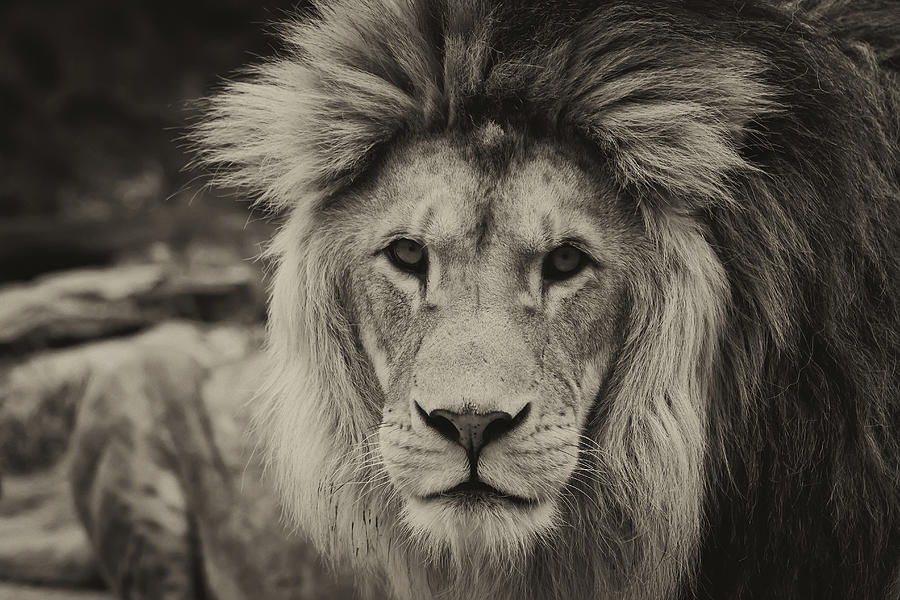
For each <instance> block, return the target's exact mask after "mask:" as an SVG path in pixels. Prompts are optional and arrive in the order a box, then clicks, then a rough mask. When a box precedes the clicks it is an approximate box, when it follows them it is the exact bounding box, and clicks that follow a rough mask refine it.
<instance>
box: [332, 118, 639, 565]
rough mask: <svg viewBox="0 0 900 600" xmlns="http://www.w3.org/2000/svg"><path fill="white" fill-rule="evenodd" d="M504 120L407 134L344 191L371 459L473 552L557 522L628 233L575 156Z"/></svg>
mask: <svg viewBox="0 0 900 600" xmlns="http://www.w3.org/2000/svg"><path fill="white" fill-rule="evenodd" d="M513 137H514V136H512V135H508V136H507V135H506V134H504V133H503V132H502V131H501V130H500V128H499V127H498V126H497V125H493V124H491V125H488V126H486V127H485V128H484V129H483V130H482V131H481V132H479V133H478V134H477V135H476V139H475V140H470V141H468V142H459V143H455V142H450V141H447V140H438V141H435V140H431V141H427V142H420V143H417V144H414V145H412V146H410V147H408V148H406V149H405V150H403V151H401V152H399V153H397V154H396V155H395V156H394V157H392V158H390V159H389V162H390V163H391V164H390V165H389V166H387V167H386V168H385V169H383V171H384V172H389V173H390V177H376V178H375V181H374V183H373V184H372V185H370V186H368V187H367V188H366V189H364V190H362V191H360V192H358V193H357V194H355V196H354V199H353V201H352V202H350V203H348V205H347V206H348V208H347V209H348V210H349V209H350V207H352V209H353V210H358V211H359V212H360V213H361V214H363V215H365V217H364V218H363V219H360V220H358V221H357V223H358V225H359V227H358V229H356V230H355V231H353V232H351V233H350V234H349V235H352V236H353V237H354V238H355V240H354V242H353V246H354V247H356V248H361V249H364V251H363V252H362V253H361V255H360V256H358V257H356V260H354V261H353V264H354V267H353V272H352V276H351V279H352V284H351V285H352V286H353V287H354V291H353V293H351V294H350V296H351V297H353V298H355V299H357V301H356V302H355V305H354V306H353V312H354V319H353V320H354V321H356V322H357V323H358V324H359V325H358V327H359V338H360V341H361V344H362V347H363V349H364V352H365V355H366V356H367V358H368V359H369V362H370V364H371V366H372V372H373V373H374V375H375V377H376V378H377V383H378V386H377V387H378V389H379V390H380V392H381V394H382V395H383V408H382V414H381V423H380V426H379V428H378V452H377V454H378V455H379V456H378V460H380V461H383V466H384V469H385V470H386V472H387V474H388V475H389V478H390V485H392V486H393V487H394V488H395V489H396V490H397V492H399V495H400V497H401V499H402V506H403V508H402V517H403V520H404V521H405V522H406V524H407V526H408V527H409V528H410V530H411V531H412V532H413V533H414V534H415V535H417V536H419V537H421V538H424V539H426V540H428V541H429V542H431V543H432V544H433V546H435V547H449V548H457V549H461V548H463V547H465V548H466V550H467V552H473V551H477V550H479V549H481V550H484V551H486V552H490V551H494V550H497V549H499V547H501V546H502V547H505V548H507V549H510V548H512V549H515V548H517V547H518V549H525V548H527V547H528V544H529V542H530V540H532V539H534V538H535V536H538V535H541V534H542V533H545V532H547V531H548V530H549V529H551V528H553V526H554V523H557V522H558V521H559V517H560V504H561V502H562V499H561V493H562V491H563V489H564V487H565V486H566V485H567V483H568V481H569V479H570V478H571V477H572V474H573V471H574V470H575V469H576V465H577V462H578V458H579V448H580V447H581V446H582V445H583V442H582V438H583V436H582V432H583V430H584V426H585V422H586V420H587V419H589V418H590V416H591V411H592V408H593V405H594V402H595V399H596V398H597V396H598V394H599V393H600V390H601V388H602V386H603V384H604V382H605V381H606V380H607V377H608V374H609V371H610V366H611V363H612V358H613V356H614V354H615V353H616V352H617V350H618V349H619V347H620V345H621V341H622V332H621V328H622V323H623V319H624V313H625V309H626V305H627V302H626V288H625V282H626V281H627V272H628V270H629V268H631V266H630V265H629V253H631V252H633V251H632V250H630V249H632V248H634V247H635V246H636V244H637V242H636V240H637V237H638V236H637V234H636V233H635V227H634V226H633V225H629V224H628V223H627V222H626V220H625V219H624V218H623V217H622V215H621V214H619V212H618V210H617V206H616V196H615V194H614V193H613V192H612V190H611V189H603V188H602V185H601V184H599V183H598V182H596V181H594V179H593V178H592V177H590V176H589V175H588V174H587V173H586V172H585V170H584V168H583V166H581V165H579V164H577V163H576V161H575V160H573V159H572V158H570V157H569V155H568V154H566V153H564V152H563V151H562V150H560V149H558V148H555V147H554V146H553V145H550V144H547V143H534V144H530V145H525V144H524V143H522V142H521V140H516V139H510V138H513ZM492 153H493V155H494V158H497V155H503V158H501V159H500V161H495V163H494V164H492V165H485V164H484V162H485V161H484V156H487V155H491V154H492ZM501 161H502V162H503V163H504V164H502V165H498V163H499V162H501ZM340 220H341V221H342V222H352V221H351V220H349V219H340Z"/></svg>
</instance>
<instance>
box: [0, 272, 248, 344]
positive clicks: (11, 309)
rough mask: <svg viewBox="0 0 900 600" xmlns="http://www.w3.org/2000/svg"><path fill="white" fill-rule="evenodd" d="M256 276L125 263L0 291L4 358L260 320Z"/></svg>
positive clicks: (49, 276)
mask: <svg viewBox="0 0 900 600" xmlns="http://www.w3.org/2000/svg"><path fill="white" fill-rule="evenodd" d="M263 314H264V308H263V301H262V292H261V288H260V283H259V276H258V274H257V272H256V271H255V270H254V269H252V268H251V267H250V266H248V265H246V264H243V263H237V264H228V265H220V266H211V265H196V264H195V265H192V266H191V267H190V268H179V267H177V266H175V265H172V264H158V263H154V264H138V265H120V266H117V267H112V268H106V269H85V270H78V271H69V272H66V273H62V274H54V275H48V276H45V277H42V278H40V279H37V280H35V281H33V282H30V283H27V284H16V285H10V286H6V287H4V288H0V357H2V356H7V357H9V356H16V355H21V354H23V353H25V352H30V351H34V350H38V349H42V348H54V347H61V346H68V345H72V344H76V343H80V342H84V341H89V340H95V339H99V338H106V337H111V336H117V335H123V334H127V333H132V332H136V331H138V330H141V329H143V328H146V327H148V326H150V325H152V324H154V323H158V322H160V321H163V320H166V319H169V318H173V317H175V318H185V319H196V320H201V321H217V320H226V319H227V320H241V321H244V322H247V321H257V320H259V319H260V317H261V316H262V315H263Z"/></svg>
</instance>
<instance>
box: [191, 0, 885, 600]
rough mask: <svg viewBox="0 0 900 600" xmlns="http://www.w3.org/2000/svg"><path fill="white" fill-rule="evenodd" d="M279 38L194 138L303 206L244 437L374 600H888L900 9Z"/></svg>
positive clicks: (466, 10) (283, 263)
mask: <svg viewBox="0 0 900 600" xmlns="http://www.w3.org/2000/svg"><path fill="white" fill-rule="evenodd" d="M280 31H281V34H282V37H283V40H284V41H285V44H286V48H285V50H284V52H283V54H282V55H281V56H279V57H277V58H275V59H272V60H271V61H269V62H266V63H264V64H262V65H260V66H258V67H256V68H255V70H252V71H251V72H250V73H249V75H247V76H246V77H244V78H243V79H241V80H238V81H236V82H233V83H231V84H228V85H227V86H226V88H225V89H224V90H223V91H222V92H221V93H220V94H219V95H217V96H215V97H214V98H213V99H212V100H211V104H210V108H209V112H208V117H207V118H206V120H205V121H204V122H203V123H201V124H200V125H199V126H198V128H197V129H196V133H195V136H196V139H197V141H198V142H199V145H200V147H201V160H202V161H203V162H204V163H205V164H207V165H210V166H212V167H213V168H214V169H215V170H216V172H217V173H218V181H219V182H220V183H222V184H224V185H229V186H239V187H242V188H244V189H246V190H248V194H250V195H252V196H255V197H256V198H257V199H258V202H259V203H260V204H261V205H262V206H264V207H266V208H267V209H269V210H271V211H272V212H273V213H277V214H280V215H283V219H284V223H283V226H282V227H281V229H280V231H279V233H278V234H277V235H276V236H275V238H274V239H273V241H272V244H271V247H270V250H269V253H268V256H269V257H270V258H271V259H272V260H273V261H274V264H275V266H274V272H273V275H272V282H271V297H270V311H269V321H268V343H267V354H266V356H267V359H266V369H265V370H266V373H267V375H266V381H265V383H264V384H263V385H262V386H261V388H260V391H259V393H258V396H257V398H256V399H255V400H254V401H253V407H254V410H255V412H256V421H255V422H256V425H255V427H256V430H257V432H258V433H259V434H260V435H261V436H262V437H263V438H264V439H265V442H264V447H265V450H266V456H267V459H268V463H269V466H270V470H269V476H270V478H271V481H272V482H273V483H274V485H275V486H276V488H277V493H278V496H279V498H280V499H281V502H282V504H283V506H284V510H285V513H286V515H287V517H288V518H289V523H290V524H291V525H293V526H296V527H297V528H299V529H300V530H301V531H303V532H304V533H305V535H307V536H309V538H310V539H311V540H313V542H314V543H315V545H316V547H317V548H318V549H319V551H320V552H321V553H322V555H323V557H325V558H326V559H327V560H329V561H330V562H331V563H332V564H333V565H335V566H336V567H338V568H341V569H346V570H347V572H351V573H352V574H353V576H354V578H355V580H356V584H357V589H358V590H359V592H360V593H361V594H363V595H364V596H367V597H373V598H387V597H389V598H393V599H396V600H417V599H423V598H442V599H448V600H452V599H463V598H494V599H497V600H507V599H508V600H512V599H534V600H538V599H550V598H584V599H589V598H597V599H599V598H621V599H624V600H638V599H640V600H654V599H660V600H661V599H670V598H695V599H701V598H702V599H717V600H718V599H722V598H817V599H823V598H842V599H844V598H897V597H900V487H898V481H900V444H898V438H897V433H896V427H897V426H898V425H900V406H898V400H900V392H898V390H900V369H898V368H897V360H898V356H900V301H898V294H897V292H898V288H897V282H898V281H900V194H898V190H900V169H898V164H900V163H898V153H900V150H898V147H900V145H898V142H900V120H898V115H900V93H898V85H897V78H896V75H895V73H894V72H893V68H894V67H896V64H897V56H898V54H897V51H898V45H897V40H898V39H900V22H898V18H897V13H896V12H894V11H892V10H891V8H890V5H889V3H883V4H880V3H877V2H874V1H873V2H867V3H849V2H841V1H839V0H834V1H823V2H806V1H797V2H790V3H775V2H761V1H757V2H741V3H730V2H723V3H716V2H681V1H675V0H653V1H650V0H648V1H642V0H623V1H619V0H610V1H609V2H602V3H596V2H576V1H562V0H553V1H550V2H539V3H538V2H533V3H524V4H523V3H512V2H502V1H500V0H434V1H426V0H391V1H388V0H384V1H381V0H353V1H351V0H336V1H334V2H316V3H315V6H314V8H313V10H312V11H311V12H310V13H309V14H306V15H304V16H302V17H300V18H297V19H295V20H291V21H289V22H288V23H286V24H285V25H284V26H283V27H282V28H281V30H280ZM192 485H196V482H194V483H193V484H192ZM207 493H214V491H212V490H208V491H207ZM202 551H203V548H201V552H202ZM247 551H248V552H249V553H251V554H252V548H249V549H248V550H247Z"/></svg>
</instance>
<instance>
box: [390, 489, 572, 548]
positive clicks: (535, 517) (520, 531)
mask: <svg viewBox="0 0 900 600" xmlns="http://www.w3.org/2000/svg"><path fill="white" fill-rule="evenodd" d="M403 520H404V522H405V523H406V525H407V526H408V527H409V529H410V532H411V533H412V535H413V537H414V538H415V539H416V540H417V541H418V542H419V544H420V546H421V547H422V548H424V549H425V550H426V551H428V552H430V553H432V554H433V555H434V557H439V556H445V555H446V554H447V553H449V554H450V555H451V556H455V557H457V558H459V557H469V558H476V559H479V560H480V559H484V558H488V557H498V558H499V557H512V556H516V555H525V554H526V553H528V551H529V550H530V548H531V547H532V545H533V544H534V542H535V540H537V539H538V538H540V537H544V536H546V535H547V534H548V533H550V532H551V531H552V530H553V529H555V527H556V524H557V503H556V502H555V501H554V500H552V499H545V500H542V501H540V502H521V501H514V500H509V499H504V498H493V497H475V498H472V497H468V498H464V497H457V496H432V497H429V498H422V497H408V498H407V499H406V502H405V508H404V511H403Z"/></svg>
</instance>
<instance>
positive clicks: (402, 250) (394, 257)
mask: <svg viewBox="0 0 900 600" xmlns="http://www.w3.org/2000/svg"><path fill="white" fill-rule="evenodd" d="M386 250H387V256H388V258H389V259H390V261H391V262H392V263H393V264H394V266H395V267H397V268H398V269H400V270H401V271H406V272H408V273H414V274H416V275H421V274H422V273H424V272H425V271H426V270H427V269H428V253H427V252H426V250H425V246H423V245H422V244H420V243H418V242H415V241H413V240H410V239H408V238H400V239H399V240H394V241H393V242H391V244H390V245H389V246H388V247H387V249H386Z"/></svg>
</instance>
